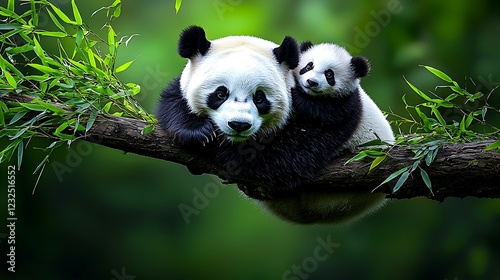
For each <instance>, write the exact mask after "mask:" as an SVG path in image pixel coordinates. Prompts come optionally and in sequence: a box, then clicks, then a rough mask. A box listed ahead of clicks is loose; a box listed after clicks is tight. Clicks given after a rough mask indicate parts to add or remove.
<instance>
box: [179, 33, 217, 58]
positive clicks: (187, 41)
mask: <svg viewBox="0 0 500 280" xmlns="http://www.w3.org/2000/svg"><path fill="white" fill-rule="evenodd" d="M208 49H210V41H208V40H207V38H206V37H205V30H203V28H201V27H199V26H190V27H188V28H187V29H185V30H184V31H182V33H181V36H180V38H179V46H178V49H177V51H178V52H179V55H180V56H181V57H184V58H192V57H193V56H195V55H197V54H201V55H205V54H206V53H207V52H208Z"/></svg>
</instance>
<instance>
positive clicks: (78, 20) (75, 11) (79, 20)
mask: <svg viewBox="0 0 500 280" xmlns="http://www.w3.org/2000/svg"><path fill="white" fill-rule="evenodd" d="M71 7H72V8H73V15H74V16H75V21H76V24H77V25H82V24H83V20H82V16H81V15H80V11H78V7H77V6H76V3H75V0H71Z"/></svg>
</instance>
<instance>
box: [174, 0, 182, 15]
mask: <svg viewBox="0 0 500 280" xmlns="http://www.w3.org/2000/svg"><path fill="white" fill-rule="evenodd" d="M181 5H182V0H175V13H176V14H177V13H179V10H180V8H181Z"/></svg>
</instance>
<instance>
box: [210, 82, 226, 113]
mask: <svg viewBox="0 0 500 280" xmlns="http://www.w3.org/2000/svg"><path fill="white" fill-rule="evenodd" d="M228 97H229V90H228V89H227V87H225V86H219V87H218V88H216V89H215V91H214V92H212V93H211V94H210V95H209V96H208V98H207V106H208V107H209V108H210V109H212V110H217V108H219V107H220V105H222V103H224V102H225V101H226V100H227V98H228Z"/></svg>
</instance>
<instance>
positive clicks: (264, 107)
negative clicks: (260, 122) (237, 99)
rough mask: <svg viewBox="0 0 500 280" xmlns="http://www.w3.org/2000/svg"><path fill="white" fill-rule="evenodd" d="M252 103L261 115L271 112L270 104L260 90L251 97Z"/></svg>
mask: <svg viewBox="0 0 500 280" xmlns="http://www.w3.org/2000/svg"><path fill="white" fill-rule="evenodd" d="M253 103H254V104H255V107H257V110H258V111H259V114H261V115H265V114H269V112H270V111H271V102H269V100H268V99H267V97H266V94H265V93H264V92H263V91H262V90H260V89H259V90H257V92H255V94H254V96H253Z"/></svg>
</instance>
